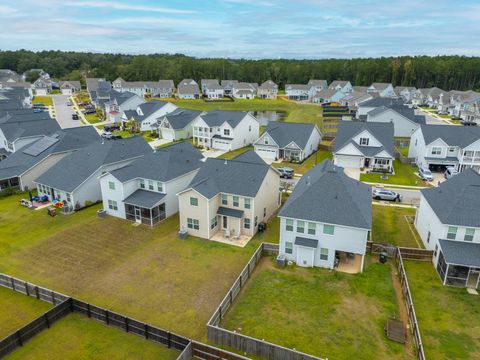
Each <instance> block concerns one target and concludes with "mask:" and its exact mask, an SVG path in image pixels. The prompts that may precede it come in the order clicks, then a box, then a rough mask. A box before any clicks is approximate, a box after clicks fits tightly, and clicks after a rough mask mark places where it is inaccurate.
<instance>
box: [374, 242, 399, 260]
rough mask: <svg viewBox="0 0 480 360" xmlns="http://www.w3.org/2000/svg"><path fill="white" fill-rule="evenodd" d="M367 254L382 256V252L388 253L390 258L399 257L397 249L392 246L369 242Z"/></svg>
mask: <svg viewBox="0 0 480 360" xmlns="http://www.w3.org/2000/svg"><path fill="white" fill-rule="evenodd" d="M366 251H367V252H371V253H372V254H380V253H382V252H385V253H387V255H388V256H390V257H395V256H396V255H397V247H396V246H394V245H390V244H382V243H376V242H373V241H367V248H366Z"/></svg>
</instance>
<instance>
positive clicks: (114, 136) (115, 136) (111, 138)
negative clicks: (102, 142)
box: [109, 134, 122, 140]
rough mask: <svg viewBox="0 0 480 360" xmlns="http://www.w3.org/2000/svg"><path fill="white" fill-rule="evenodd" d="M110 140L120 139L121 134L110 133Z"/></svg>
mask: <svg viewBox="0 0 480 360" xmlns="http://www.w3.org/2000/svg"><path fill="white" fill-rule="evenodd" d="M109 139H110V140H120V139H122V135H119V134H112V135H110V138H109Z"/></svg>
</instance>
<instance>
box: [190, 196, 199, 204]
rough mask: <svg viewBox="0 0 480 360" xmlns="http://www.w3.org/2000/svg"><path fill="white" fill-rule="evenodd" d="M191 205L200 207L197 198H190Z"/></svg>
mask: <svg viewBox="0 0 480 360" xmlns="http://www.w3.org/2000/svg"><path fill="white" fill-rule="evenodd" d="M190 205H192V206H198V199H197V198H196V197H191V198H190Z"/></svg>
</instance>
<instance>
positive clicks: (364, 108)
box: [357, 97, 404, 120]
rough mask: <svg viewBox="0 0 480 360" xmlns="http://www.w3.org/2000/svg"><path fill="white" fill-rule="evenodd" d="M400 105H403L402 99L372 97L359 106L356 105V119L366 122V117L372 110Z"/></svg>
mask: <svg viewBox="0 0 480 360" xmlns="http://www.w3.org/2000/svg"><path fill="white" fill-rule="evenodd" d="M400 105H404V101H403V99H388V98H381V97H374V98H373V99H370V100H367V101H363V102H362V103H361V104H358V109H357V118H359V119H360V120H366V115H367V114H368V112H369V111H372V110H373V109H376V108H378V107H381V106H385V107H392V106H400Z"/></svg>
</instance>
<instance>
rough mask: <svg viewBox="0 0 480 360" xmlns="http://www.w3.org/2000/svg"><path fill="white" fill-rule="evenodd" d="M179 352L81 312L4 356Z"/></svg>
mask: <svg viewBox="0 0 480 360" xmlns="http://www.w3.org/2000/svg"><path fill="white" fill-rule="evenodd" d="M178 354H179V353H178V352H177V351H175V350H171V349H168V348H166V347H164V346H162V345H160V344H155V343H153V342H151V341H148V340H145V339H142V338H141V337H139V336H135V335H133V334H128V333H126V332H124V331H122V330H120V329H116V328H112V327H108V326H107V325H104V324H101V323H100V322H97V321H96V320H93V319H89V318H87V317H85V316H83V315H80V314H70V315H67V316H66V317H64V318H63V319H60V320H59V321H58V322H56V323H55V324H53V325H52V327H51V328H50V329H48V330H44V331H42V332H41V333H39V334H38V335H36V336H35V337H34V338H33V339H32V340H30V341H29V342H27V343H26V344H25V345H24V346H23V347H20V348H17V349H16V350H15V351H13V352H12V353H11V354H10V355H9V356H7V359H10V360H13V359H22V360H23V359H72V360H73V359H112V360H113V359H165V360H167V359H172V360H174V359H176V358H177V356H178Z"/></svg>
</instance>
